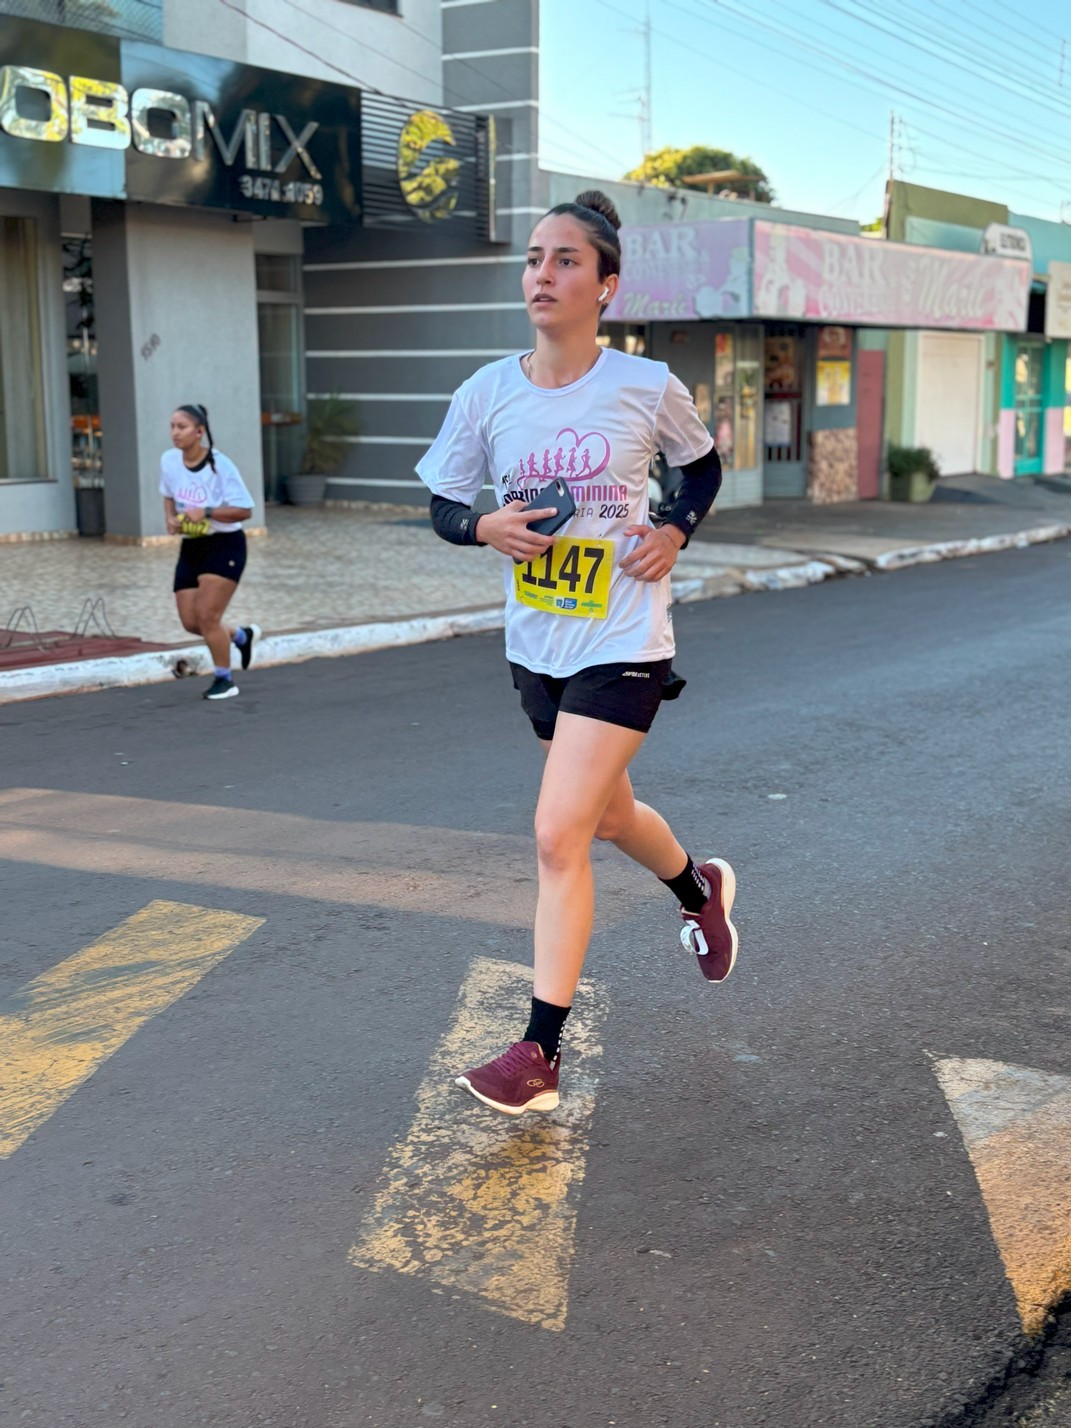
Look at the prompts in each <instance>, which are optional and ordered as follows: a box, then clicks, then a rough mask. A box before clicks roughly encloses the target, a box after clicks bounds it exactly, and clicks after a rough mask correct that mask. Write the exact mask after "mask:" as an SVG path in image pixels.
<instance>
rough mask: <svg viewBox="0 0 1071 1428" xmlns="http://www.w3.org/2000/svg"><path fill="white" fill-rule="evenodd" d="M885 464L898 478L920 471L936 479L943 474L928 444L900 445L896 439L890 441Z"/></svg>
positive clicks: (931, 478) (890, 472)
mask: <svg viewBox="0 0 1071 1428" xmlns="http://www.w3.org/2000/svg"><path fill="white" fill-rule="evenodd" d="M885 464H886V466H887V468H888V471H889V475H890V476H892V477H897V478H899V477H908V476H912V475H914V474H915V473H916V472H918V473H919V474H920V475H924V476H928V477H929V479H930V480H931V481H936V480H937V478H938V476H940V474H941V468H940V467H939V466H938V464H937V458H936V456H934V454H933V452H932V451H931V450H930V448H929V447H928V446H898V445H897V444H896V442H895V441H890V442H889V450H888V454H887V456H886V458H885Z"/></svg>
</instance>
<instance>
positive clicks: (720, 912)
mask: <svg viewBox="0 0 1071 1428" xmlns="http://www.w3.org/2000/svg"><path fill="white" fill-rule="evenodd" d="M699 871H700V872H701V873H702V874H703V876H704V877H705V878H706V880H707V882H708V883H709V884H710V896H709V897H708V898H707V900H706V902H705V903H704V904H703V906H702V909H701V910H700V911H699V912H685V910H684V908H683V907H682V908H681V917H682V918H683V919H684V926H683V927H682V928H681V942H682V943H683V944H684V946H685V947H688V948H690V949H691V951H693V952H694V953H695V955H696V957H697V958H698V959H699V970H700V971H701V972H702V974H703V976H704V977H706V979H707V981H708V982H724V981H725V979H726V977H727V976H728V975H729V973H730V972H731V971H732V970H733V964H734V963H735V961H736V949H737V947H738V946H739V938H738V937H737V935H736V928H735V927H734V926H733V924H732V923H731V922H730V921H729V913H730V911H731V910H732V906H733V899H734V898H735V897H736V874H735V873H734V872H733V870H732V868H731V867H730V866H729V864H728V863H727V862H726V861H725V859H724V858H711V860H710V861H709V862H708V863H700V864H699Z"/></svg>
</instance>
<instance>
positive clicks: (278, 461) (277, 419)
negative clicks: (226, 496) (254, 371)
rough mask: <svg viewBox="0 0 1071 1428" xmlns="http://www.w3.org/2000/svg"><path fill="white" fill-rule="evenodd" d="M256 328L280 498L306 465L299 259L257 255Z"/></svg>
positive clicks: (271, 463) (263, 418)
mask: <svg viewBox="0 0 1071 1428" xmlns="http://www.w3.org/2000/svg"><path fill="white" fill-rule="evenodd" d="M257 328H258V332H259V339H260V424H261V432H262V435H263V455H264V489H265V494H266V495H267V497H268V499H269V500H281V499H282V497H283V494H284V486H285V482H286V478H287V477H288V476H292V475H294V474H296V472H297V470H298V467H299V466H300V464H301V444H302V408H303V406H304V401H303V397H302V383H301V373H302V365H303V363H302V343H301V259H300V258H298V257H292V256H290V255H285V254H275V253H258V254H257Z"/></svg>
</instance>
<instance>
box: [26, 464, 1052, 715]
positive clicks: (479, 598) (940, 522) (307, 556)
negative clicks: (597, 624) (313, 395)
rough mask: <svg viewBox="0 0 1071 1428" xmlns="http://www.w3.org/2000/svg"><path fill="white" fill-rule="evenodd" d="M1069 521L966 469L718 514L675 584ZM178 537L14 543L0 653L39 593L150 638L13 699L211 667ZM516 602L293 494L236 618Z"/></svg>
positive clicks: (438, 626) (384, 626) (438, 625)
mask: <svg viewBox="0 0 1071 1428" xmlns="http://www.w3.org/2000/svg"><path fill="white" fill-rule="evenodd" d="M1069 534H1071V481H1067V480H1064V479H1063V478H1046V479H1044V480H1042V479H1041V478H1039V479H1037V480H1021V481H1015V482H1011V481H999V480H997V479H995V478H991V477H983V476H972V477H956V478H951V479H950V480H948V481H946V482H943V483H942V485H941V486H940V487H939V489H938V491H937V493H936V495H935V497H934V500H933V501H932V502H930V503H929V504H927V505H920V506H911V505H903V504H898V503H896V504H894V503H889V502H879V501H860V502H851V503H847V504H844V505H834V506H815V505H812V504H810V503H808V502H805V501H778V502H771V503H768V504H767V505H765V506H760V507H749V508H746V509H740V510H730V511H723V512H716V513H715V514H714V515H713V516H712V517H711V518H710V519H709V520H708V521H707V522H706V523H705V524H704V526H703V527H702V529H701V530H700V532H699V535H698V536H697V538H696V539H695V540H694V541H693V542H692V544H691V545H690V546H689V548H688V549H687V550H686V551H684V552H682V554H681V557H680V559H679V561H678V564H677V567H676V569H675V571H674V597H675V599H677V600H697V599H709V598H713V597H715V596H724V595H735V594H739V593H742V592H744V591H749V590H764V589H765V590H769V589H785V588H791V587H794V586H799V585H804V584H811V583H814V582H816V581H820V580H825V579H828V578H830V577H832V576H835V575H838V574H852V573H863V572H865V571H867V570H872V569H873V570H892V569H896V568H899V567H900V566H903V565H907V564H914V563H918V562H919V561H926V560H934V559H943V558H947V557H949V556H954V555H964V554H975V553H981V552H983V551H985V550H989V549H1001V548H1007V547H1008V546H1011V545H1017V544H1018V545H1023V544H1028V543H1031V542H1032V541H1034V540H1053V539H1058V538H1061V537H1063V536H1067V535H1069ZM175 544H176V543H175V542H169V543H167V544H163V545H156V546H147V547H138V546H124V545H112V544H108V543H105V542H103V541H99V540H68V541H54V542H42V543H27V544H25V545H22V544H18V545H5V546H2V547H0V654H2V653H3V651H4V648H5V645H6V644H7V643H8V638H7V636H6V635H5V633H4V626H6V625H7V624H8V623H9V615H10V613H11V612H12V611H14V610H17V609H20V608H21V607H24V606H27V605H28V606H30V608H31V609H32V611H33V614H34V617H35V619H36V624H37V627H38V629H39V630H42V631H72V630H74V629H75V624H76V621H77V618H78V615H79V612H80V611H81V610H82V608H83V605H84V603H85V601H86V600H87V599H90V600H96V599H98V598H99V599H101V600H103V603H104V610H105V611H106V615H107V624H108V625H109V626H110V628H111V631H113V632H114V634H115V635H117V636H119V637H123V638H126V639H129V640H131V641H134V640H137V641H141V642H143V644H142V646H141V647H140V649H139V648H137V647H135V648H134V652H132V653H129V654H123V655H115V654H113V653H110V652H109V653H108V654H107V657H104V658H89V659H87V658H83V659H78V660H70V661H67V662H65V663H54V662H53V663H47V662H46V663H42V662H41V661H42V660H46V661H47V659H48V655H47V652H42V651H40V650H36V651H34V652H33V653H34V659H35V660H36V663H34V665H33V667H28V666H27V667H18V666H17V665H16V667H6V668H5V667H2V666H0V703H2V702H5V701H7V700H11V699H26V698H33V697H35V696H40V695H43V694H50V693H59V692H63V691H71V690H76V689H91V688H102V687H105V686H109V685H116V684H136V683H145V682H150V681H154V680H158V679H168V678H170V677H172V675H173V674H174V673H175V666H176V663H177V662H178V661H179V660H183V661H185V665H186V672H188V673H199V672H203V671H204V670H205V669H207V653H206V651H205V650H204V647H203V646H201V645H199V644H198V642H197V641H195V640H192V639H191V637H190V636H188V635H187V634H186V633H185V632H184V631H183V629H182V627H181V626H180V625H179V623H178V621H177V619H176V616H175V612H174V602H173V599H172V596H171V574H172V571H173V568H174V561H175ZM501 607H502V585H501V572H500V567H499V563H498V560H497V559H496V558H495V557H494V556H493V555H489V554H488V552H487V551H485V550H476V549H471V548H459V547H456V546H449V545H446V544H445V543H444V542H442V541H440V540H437V539H436V538H435V536H434V534H433V532H432V530H431V525H430V522H429V521H428V519H427V517H426V515H425V514H424V512H423V511H421V510H419V509H417V508H413V507H398V506H393V507H384V506H366V507H361V508H352V509H351V508H349V507H336V508H332V509H297V508H294V507H289V506H280V507H274V508H270V509H269V512H268V534H267V535H266V536H260V537H253V538H252V539H251V541H250V560H249V565H248V567H247V570H246V574H245V577H244V579H243V581H242V584H241V586H240V588H239V591H238V594H237V596H236V597H235V601H234V603H233V605H232V606H231V610H230V612H229V615H230V616H231V617H233V619H234V622H235V623H247V622H249V621H253V620H255V621H256V622H257V623H258V624H259V625H261V626H262V628H263V630H264V632H265V635H266V636H268V638H265V639H264V641H263V642H262V645H261V646H260V649H259V650H258V663H264V664H270V663H282V662H286V661H290V660H297V659H308V658H312V657H314V656H317V655H325V654H347V653H356V652H359V651H361V650H365V649H372V648H377V647H382V646H383V645H390V644H407V643H414V642H417V641H421V640H425V639H437V638H444V637H446V636H449V635H453V634H461V633H466V632H471V631H474V630H485V629H493V628H495V627H496V626H497V625H500V624H501ZM84 644H85V648H86V649H87V650H88V649H91V648H92V644H93V642H92V641H86V642H84ZM153 646H156V647H157V648H155V649H153V648H152V647H153ZM101 648H102V650H103V649H104V646H103V645H102V647H101ZM113 648H114V646H109V647H108V649H109V651H110V650H111V649H113ZM29 657H30V656H29V655H28V656H27V659H28V660H29ZM12 663H13V660H12V656H11V653H10V651H9V654H8V660H7V664H8V666H11V665H12Z"/></svg>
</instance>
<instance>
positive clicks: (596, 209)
mask: <svg viewBox="0 0 1071 1428" xmlns="http://www.w3.org/2000/svg"><path fill="white" fill-rule="evenodd" d="M576 202H577V203H578V204H579V205H580V207H581V208H590V209H591V210H592V212H593V213H601V214H602V216H603V217H604V218H605V219H606V221H607V223H609V224H610V226H611V227H612V228H613V229H614V231H615V232H617V231H618V230H619V229H620V227H621V218H620V216H619V214H618V212H617V209H616V208H615V207H614V205H613V204H612V203H611V202H610V200H609V199H608V198H607V197H606V195H605V194H604V193H603V192H602V190H601V189H598V188H589V189H587V190H586V191H585V192H584V193H578V194H577V196H576Z"/></svg>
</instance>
